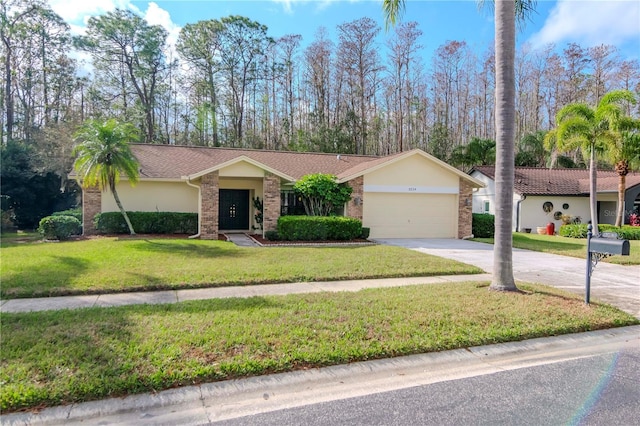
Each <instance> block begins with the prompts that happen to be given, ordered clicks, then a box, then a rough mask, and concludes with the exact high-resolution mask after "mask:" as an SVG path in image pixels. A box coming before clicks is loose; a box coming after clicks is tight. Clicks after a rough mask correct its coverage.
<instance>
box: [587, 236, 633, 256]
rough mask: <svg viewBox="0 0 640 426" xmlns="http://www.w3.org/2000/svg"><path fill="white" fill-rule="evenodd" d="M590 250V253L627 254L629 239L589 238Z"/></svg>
mask: <svg viewBox="0 0 640 426" xmlns="http://www.w3.org/2000/svg"><path fill="white" fill-rule="evenodd" d="M590 251H591V253H604V254H617V255H622V256H629V240H614V239H613V238H591V242H590Z"/></svg>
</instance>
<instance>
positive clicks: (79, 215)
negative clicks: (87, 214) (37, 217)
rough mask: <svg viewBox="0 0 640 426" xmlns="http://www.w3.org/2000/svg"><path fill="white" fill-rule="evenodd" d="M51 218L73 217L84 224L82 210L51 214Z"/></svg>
mask: <svg viewBox="0 0 640 426" xmlns="http://www.w3.org/2000/svg"><path fill="white" fill-rule="evenodd" d="M51 216H71V217H75V218H76V219H78V220H79V221H80V223H82V209H79V208H78V209H69V210H62V211H59V212H53V213H51Z"/></svg>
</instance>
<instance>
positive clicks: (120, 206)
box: [111, 185, 136, 235]
mask: <svg viewBox="0 0 640 426" xmlns="http://www.w3.org/2000/svg"><path fill="white" fill-rule="evenodd" d="M111 193H112V194H113V199H114V200H116V205H117V206H118V208H119V209H120V213H122V217H124V221H125V222H127V227H128V228H129V233H130V234H131V235H136V232H135V231H134V230H133V225H131V221H130V220H129V216H128V215H127V212H126V211H125V209H124V207H122V202H121V201H120V197H119V196H118V191H116V186H115V185H111Z"/></svg>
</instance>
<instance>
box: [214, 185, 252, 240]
mask: <svg viewBox="0 0 640 426" xmlns="http://www.w3.org/2000/svg"><path fill="white" fill-rule="evenodd" d="M218 220H219V221H220V229H221V230H229V229H243V230H244V229H249V190H248V189H221V190H220V210H219V211H218Z"/></svg>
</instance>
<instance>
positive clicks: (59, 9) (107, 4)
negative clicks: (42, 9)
mask: <svg viewBox="0 0 640 426" xmlns="http://www.w3.org/2000/svg"><path fill="white" fill-rule="evenodd" d="M129 3H130V0H49V5H50V6H51V9H53V11H54V12H56V13H57V14H58V15H60V17H61V18H62V19H64V20H65V21H66V22H67V23H69V24H72V23H73V24H85V23H86V20H87V19H88V18H89V17H90V16H95V15H102V14H104V13H107V12H111V11H112V10H114V9H116V8H120V9H127V8H128V6H129Z"/></svg>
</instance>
